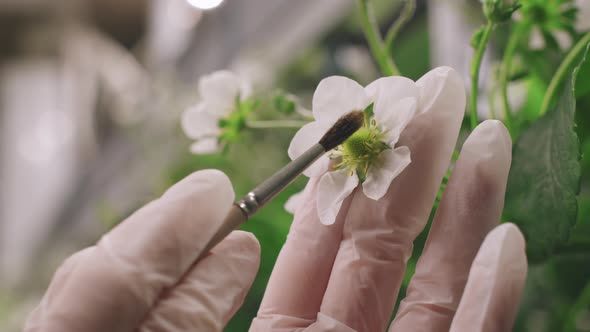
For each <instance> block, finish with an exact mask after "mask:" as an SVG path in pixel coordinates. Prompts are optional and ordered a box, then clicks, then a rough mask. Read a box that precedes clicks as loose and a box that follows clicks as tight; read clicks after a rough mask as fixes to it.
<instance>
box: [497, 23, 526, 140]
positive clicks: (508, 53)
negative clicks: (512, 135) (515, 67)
mask: <svg viewBox="0 0 590 332" xmlns="http://www.w3.org/2000/svg"><path fill="white" fill-rule="evenodd" d="M521 31H522V28H520V26H518V25H517V26H516V27H515V28H514V31H512V34H511V35H510V38H509V39H508V43H507V44H506V50H505V51H504V55H503V56H502V67H501V71H500V87H501V91H502V106H503V107H504V123H505V124H506V127H507V128H508V131H509V132H512V123H513V118H512V111H511V110H510V103H509V102H508V76H509V75H510V71H511V70H512V58H513V57H514V52H515V51H516V47H517V46H518V41H519V40H520V36H521Z"/></svg>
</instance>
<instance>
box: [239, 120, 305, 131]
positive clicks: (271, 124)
mask: <svg viewBox="0 0 590 332" xmlns="http://www.w3.org/2000/svg"><path fill="white" fill-rule="evenodd" d="M308 123H309V122H308V121H298V120H269V121H246V127H248V128H255V129H270V128H301V127H303V126H304V125H306V124H308Z"/></svg>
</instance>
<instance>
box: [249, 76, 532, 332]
mask: <svg viewBox="0 0 590 332" xmlns="http://www.w3.org/2000/svg"><path fill="white" fill-rule="evenodd" d="M449 79H452V78H449ZM456 81H457V82H455V83H456V84H460V80H458V79H457V80H456ZM444 86H445V85H443V86H442V88H441V89H439V90H438V91H429V92H428V93H429V94H430V95H431V96H433V97H432V100H428V101H427V102H426V104H427V106H426V107H427V109H428V111H427V112H425V113H423V114H420V115H419V116H417V117H416V118H415V119H413V120H412V122H411V123H410V124H409V125H408V127H407V128H406V129H405V130H404V132H403V133H402V136H401V138H400V141H399V143H398V144H399V145H400V146H408V147H409V148H410V151H411V158H412V162H411V164H410V165H409V166H408V167H407V168H406V169H405V170H404V171H403V172H402V173H401V174H400V175H399V176H398V177H397V178H395V179H394V181H393V182H392V184H391V187H390V188H389V191H388V193H387V194H386V195H385V196H384V197H383V198H381V199H380V200H378V201H373V200H371V199H368V198H367V197H366V196H365V195H364V194H363V192H362V190H359V188H357V189H356V190H355V191H354V192H353V193H352V195H351V196H350V197H349V198H348V199H347V200H345V201H344V203H343V204H342V207H341V208H340V212H339V214H338V217H337V218H336V222H335V223H334V224H333V225H330V226H325V225H322V224H320V221H319V219H318V217H317V214H318V213H317V211H316V204H315V202H314V201H315V199H316V190H317V180H314V179H313V178H312V179H311V180H310V183H309V184H308V186H307V187H306V190H305V191H304V193H303V195H304V198H303V200H304V201H303V203H301V204H300V206H299V208H298V210H297V211H296V213H295V220H294V222H293V225H292V226H291V230H290V233H289V235H288V237H287V241H286V243H285V245H284V247H283V249H282V250H281V253H280V255H279V258H278V261H277V262H276V265H275V268H274V270H273V273H272V276H271V279H270V281H269V284H268V286H267V290H266V294H265V296H264V299H263V301H262V304H261V307H260V309H259V311H258V317H257V318H256V319H255V320H254V321H253V323H252V325H251V327H250V331H251V332H266V331H322V332H326V331H337V332H346V331H359V332H379V331H385V330H386V328H387V324H388V322H389V320H390V317H391V314H392V312H393V309H394V305H395V302H396V299H397V296H398V292H399V289H400V285H401V283H402V279H403V276H404V272H405V268H406V262H407V261H408V259H409V257H410V256H411V254H412V249H413V247H412V243H413V241H414V239H415V238H416V237H417V236H418V234H419V233H420V232H421V231H422V230H423V229H424V227H425V225H426V222H427V220H428V217H429V213H430V211H431V209H432V205H433V203H434V200H435V197H436V195H437V190H438V188H439V185H440V183H441V180H442V178H443V175H444V173H445V171H446V169H447V167H448V165H449V161H450V158H451V154H452V151H453V149H454V146H455V143H456V140H457V136H458V132H459V128H460V124H461V121H462V118H463V112H464V110H463V109H462V108H457V107H456V106H455V107H453V106H452V105H456V104H457V103H456V102H451V101H452V100H458V98H464V95H462V96H458V95H453V93H452V91H451V90H449V91H445V88H444ZM446 86H449V85H446ZM454 91H461V89H454ZM453 98H454V99H453ZM510 162H511V140H510V136H509V134H508V132H507V130H506V128H505V127H504V126H503V124H502V123H501V122H499V121H485V122H483V123H482V124H481V125H479V126H478V127H477V129H475V130H474V131H473V133H472V134H471V135H470V136H469V138H468V139H467V140H466V142H465V143H464V145H463V148H462V151H461V154H460V156H459V159H458V161H457V163H456V164H455V167H454V169H453V172H452V176H451V178H450V181H449V183H448V184H447V187H446V190H445V192H444V194H443V198H442V201H441V203H440V206H439V208H438V210H437V213H436V216H435V218H434V220H433V223H432V226H431V229H430V233H429V234H428V240H427V242H426V246H425V248H424V252H423V254H422V256H421V257H420V259H419V260H418V263H417V265H416V272H415V274H414V277H413V278H412V280H411V281H410V284H409V286H408V289H407V294H406V297H405V299H404V300H403V302H402V303H401V305H400V307H399V310H398V312H397V317H396V318H395V320H394V321H393V323H392V324H391V326H390V328H389V331H395V332H397V331H401V332H414V331H441V332H442V331H449V330H450V331H457V332H465V331H469V332H479V331H489V332H497V331H509V330H510V329H511V327H512V324H513V322H514V318H515V315H516V312H517V309H518V306H519V300H520V296H521V293H522V290H523V287H524V282H525V278H526V273H527V261H526V256H525V250H524V238H523V236H522V234H521V233H520V231H519V230H518V228H517V227H516V226H514V225H513V224H503V225H501V226H497V227H496V225H497V224H498V223H499V221H500V217H501V213H502V209H503V205H504V194H505V190H506V182H507V177H508V171H509V168H510ZM490 231H491V232H490ZM486 235H487V236H486Z"/></svg>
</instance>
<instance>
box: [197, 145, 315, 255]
mask: <svg viewBox="0 0 590 332" xmlns="http://www.w3.org/2000/svg"><path fill="white" fill-rule="evenodd" d="M325 152H326V150H324V147H323V146H322V145H321V144H319V143H317V144H314V145H313V146H312V147H311V148H309V149H308V150H307V151H305V152H304V153H303V154H302V155H301V156H299V157H298V158H297V159H295V160H293V161H292V162H290V163H289V164H287V165H286V166H285V167H283V168H281V169H280V170H279V171H278V172H276V173H275V174H274V175H272V176H271V177H270V178H268V179H266V180H265V181H264V182H262V183H261V184H260V185H259V186H258V187H256V188H254V189H253V190H252V191H250V192H249V193H248V194H247V195H246V196H244V197H243V198H242V199H241V200H239V201H238V202H237V203H236V204H234V205H232V207H231V208H230V209H229V212H228V214H227V216H226V217H225V220H224V221H223V223H222V224H221V226H220V227H219V229H218V230H217V233H215V235H213V238H211V240H210V241H209V243H207V246H205V249H204V250H203V251H202V253H201V255H200V256H199V258H198V260H201V259H202V258H203V257H204V256H205V255H207V254H208V253H209V251H210V250H211V249H212V248H213V247H215V246H216V245H217V244H218V243H219V242H221V241H222V240H223V239H224V238H225V237H226V236H228V235H229V233H231V232H232V231H233V230H234V229H236V228H238V227H240V225H241V224H243V223H244V222H246V220H248V218H249V217H250V216H252V215H253V214H254V213H256V211H257V210H258V209H260V208H261V207H263V206H264V205H265V204H266V203H268V201H270V200H271V199H273V198H274V197H275V196H276V195H277V194H278V193H280V192H281V191H282V190H283V189H285V187H287V186H288V185H289V184H290V183H291V182H293V181H294V180H295V179H296V178H297V177H298V176H299V175H300V174H301V173H303V171H304V170H305V169H306V168H307V167H309V165H311V164H312V163H313V162H314V161H316V160H317V159H318V158H319V157H321V156H322V155H323V154H324V153H325Z"/></svg>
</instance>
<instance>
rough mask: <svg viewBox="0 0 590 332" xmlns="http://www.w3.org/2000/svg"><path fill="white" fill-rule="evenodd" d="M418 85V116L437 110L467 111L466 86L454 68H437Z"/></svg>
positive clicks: (427, 74) (423, 77)
mask: <svg viewBox="0 0 590 332" xmlns="http://www.w3.org/2000/svg"><path fill="white" fill-rule="evenodd" d="M416 85H417V86H418V88H419V89H420V98H419V99H418V109H417V111H416V115H418V114H422V113H425V112H430V111H435V110H436V109H442V110H445V111H451V110H456V109H457V108H460V109H462V110H465V103H466V97H465V84H464V82H463V80H462V79H461V76H459V74H458V73H457V71H455V70H454V69H453V68H451V67H444V66H443V67H437V68H435V69H433V70H431V71H429V72H428V73H426V74H425V75H424V76H422V78H420V79H419V80H418V81H417V82H416Z"/></svg>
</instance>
